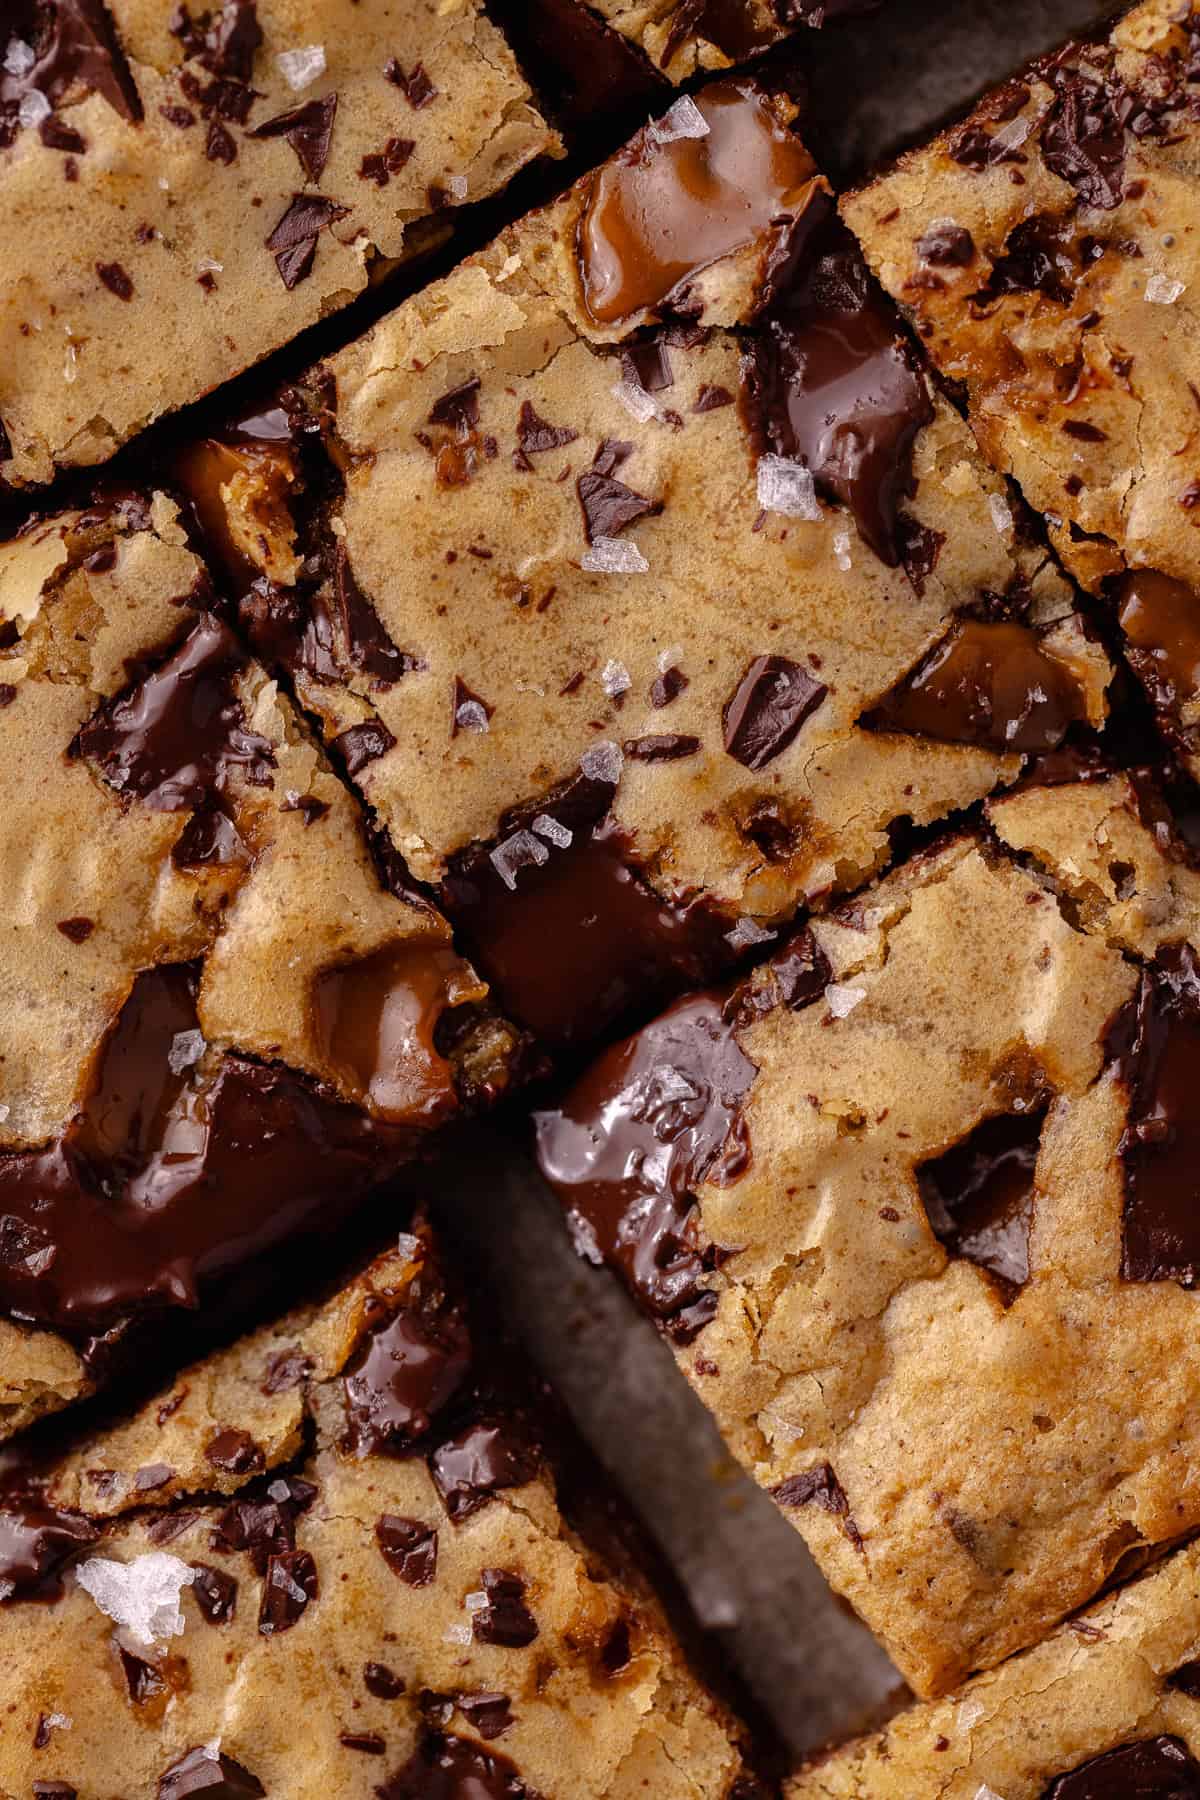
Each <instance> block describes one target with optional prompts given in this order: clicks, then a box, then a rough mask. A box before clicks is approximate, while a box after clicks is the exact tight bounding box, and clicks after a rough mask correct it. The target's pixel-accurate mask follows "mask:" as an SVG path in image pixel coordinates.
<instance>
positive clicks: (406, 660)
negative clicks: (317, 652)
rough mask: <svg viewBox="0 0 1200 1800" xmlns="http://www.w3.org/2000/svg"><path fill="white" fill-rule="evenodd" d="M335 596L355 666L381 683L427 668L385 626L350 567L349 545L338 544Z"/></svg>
mask: <svg viewBox="0 0 1200 1800" xmlns="http://www.w3.org/2000/svg"><path fill="white" fill-rule="evenodd" d="M333 597H334V604H335V608H336V617H337V621H338V624H339V626H340V628H341V637H342V642H343V644H344V645H345V652H346V655H347V656H348V657H349V659H350V664H351V667H352V668H354V669H359V670H361V671H362V673H363V674H364V675H371V676H374V678H375V680H376V681H377V682H381V683H391V682H393V681H399V680H400V678H401V676H402V675H408V674H410V673H411V672H412V671H413V670H414V669H423V668H424V667H425V665H424V663H423V662H422V661H421V659H420V657H418V656H412V655H410V653H409V652H408V651H407V650H399V649H397V647H396V645H395V644H394V643H393V642H392V640H391V638H390V637H389V636H388V634H387V631H386V630H385V629H384V625H383V621H382V620H381V619H380V617H379V614H378V613H377V612H376V610H375V608H374V606H373V605H372V604H371V602H370V600H368V598H367V596H366V595H365V594H364V593H363V591H362V589H361V588H360V587H359V585H358V582H357V581H356V580H355V578H354V571H353V569H352V568H351V567H350V557H349V554H348V552H347V550H346V546H345V545H344V544H342V543H339V544H338V547H337V552H336V555H335V557H334V565H333Z"/></svg>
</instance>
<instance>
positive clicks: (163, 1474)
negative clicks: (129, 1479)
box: [133, 1462, 175, 1494]
mask: <svg viewBox="0 0 1200 1800" xmlns="http://www.w3.org/2000/svg"><path fill="white" fill-rule="evenodd" d="M174 1477H175V1471H174V1469H173V1468H172V1467H171V1465H170V1463H164V1462H156V1463H147V1464H146V1466H145V1467H144V1468H141V1469H139V1470H138V1472H137V1474H136V1475H135V1476H134V1478H133V1486H134V1491H135V1493H138V1494H153V1493H155V1492H156V1491H157V1490H158V1489H159V1488H162V1487H166V1485H167V1483H168V1481H172V1480H174Z"/></svg>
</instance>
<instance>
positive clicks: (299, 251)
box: [266, 194, 350, 289]
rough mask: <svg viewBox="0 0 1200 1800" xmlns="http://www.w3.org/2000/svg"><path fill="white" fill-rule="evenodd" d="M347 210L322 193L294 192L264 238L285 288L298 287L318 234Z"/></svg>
mask: <svg viewBox="0 0 1200 1800" xmlns="http://www.w3.org/2000/svg"><path fill="white" fill-rule="evenodd" d="M349 210H350V209H349V207H346V206H339V205H338V203H337V201H336V200H327V199H326V198H325V197H324V195H322V194H293V196H292V203H291V205H290V206H289V207H288V209H287V211H286V212H285V213H284V214H283V216H282V217H281V218H280V220H279V221H278V223H277V224H276V225H275V226H274V228H273V229H272V231H271V233H270V235H269V236H268V238H267V240H266V243H267V249H268V250H271V251H273V252H274V254H275V266H276V268H277V269H278V270H279V275H280V279H281V280H282V282H283V285H284V287H285V288H288V289H291V288H294V287H297V286H299V284H300V282H302V281H303V280H304V279H305V277H306V276H308V275H311V273H312V266H313V260H314V258H315V256H316V254H317V239H318V237H319V236H320V235H321V232H322V231H324V230H326V229H327V227H328V226H330V225H333V224H334V223H335V222H336V221H337V220H338V219H344V218H345V217H346V214H347V213H348V212H349Z"/></svg>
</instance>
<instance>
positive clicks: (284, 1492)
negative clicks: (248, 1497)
mask: <svg viewBox="0 0 1200 1800" xmlns="http://www.w3.org/2000/svg"><path fill="white" fill-rule="evenodd" d="M267 1492H268V1494H269V1495H270V1496H271V1498H272V1500H278V1501H279V1502H280V1503H282V1502H283V1501H284V1500H290V1499H291V1497H292V1490H291V1488H290V1487H289V1486H288V1484H287V1482H286V1481H282V1480H280V1481H273V1482H272V1483H271V1485H270V1487H269V1488H268V1489H267Z"/></svg>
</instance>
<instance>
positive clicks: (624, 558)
mask: <svg viewBox="0 0 1200 1800" xmlns="http://www.w3.org/2000/svg"><path fill="white" fill-rule="evenodd" d="M579 566H580V568H582V569H586V570H587V572H588V574H589V575H644V574H645V573H646V571H647V569H648V568H649V567H650V564H649V563H648V562H647V561H646V559H645V557H644V556H643V555H642V553H641V551H640V550H639V549H638V547H637V545H636V544H634V543H631V542H629V541H628V540H627V539H625V538H610V537H598V538H597V539H596V541H595V543H594V544H590V545H589V546H588V548H587V549H586V550H585V551H584V553H583V560H582V561H581V563H580V565H579Z"/></svg>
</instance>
